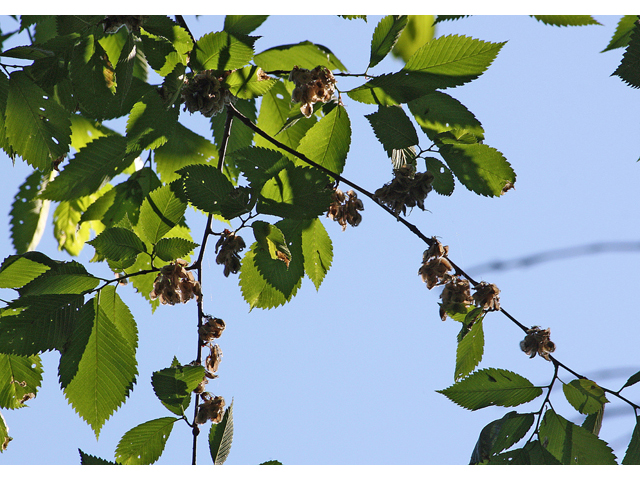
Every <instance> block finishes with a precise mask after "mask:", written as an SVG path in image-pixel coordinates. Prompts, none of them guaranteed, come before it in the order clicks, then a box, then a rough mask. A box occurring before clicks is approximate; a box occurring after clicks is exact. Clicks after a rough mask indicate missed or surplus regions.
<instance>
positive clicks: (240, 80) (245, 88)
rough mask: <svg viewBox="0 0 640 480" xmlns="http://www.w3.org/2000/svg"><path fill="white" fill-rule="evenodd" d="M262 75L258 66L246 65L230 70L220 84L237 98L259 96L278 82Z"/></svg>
mask: <svg viewBox="0 0 640 480" xmlns="http://www.w3.org/2000/svg"><path fill="white" fill-rule="evenodd" d="M263 75H264V72H260V71H259V67H256V66H255V65H253V66H248V67H244V68H241V69H238V70H234V71H233V72H231V74H230V75H228V76H227V77H225V79H224V81H223V82H222V84H223V85H224V86H225V87H227V89H228V90H229V91H230V92H231V93H232V94H233V95H235V96H236V97H238V98H245V99H249V98H255V97H260V96H262V95H264V94H265V93H266V92H267V91H269V90H270V89H271V88H272V87H273V86H274V85H275V84H276V83H277V82H278V81H277V80H276V79H275V78H271V77H267V78H264V76H263Z"/></svg>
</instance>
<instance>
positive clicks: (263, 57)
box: [253, 41, 347, 72]
mask: <svg viewBox="0 0 640 480" xmlns="http://www.w3.org/2000/svg"><path fill="white" fill-rule="evenodd" d="M253 61H254V62H255V64H256V65H258V66H259V67H261V68H262V69H263V70H264V71H265V72H270V71H272V70H286V71H290V70H292V69H293V67H295V66H296V65H297V66H298V67H300V68H306V69H308V70H312V69H314V68H315V67H317V66H318V65H323V66H325V67H327V68H328V69H329V70H336V69H337V70H340V71H342V72H346V71H347V68H346V67H345V66H344V65H343V64H342V62H341V61H340V60H338V58H337V57H336V56H335V55H334V54H333V52H331V50H329V49H328V48H327V47H325V46H323V45H317V44H315V43H311V42H309V41H305V42H300V43H297V44H289V45H280V46H278V47H273V48H270V49H268V50H265V51H264V52H261V53H259V54H257V55H256V56H255V57H254V58H253Z"/></svg>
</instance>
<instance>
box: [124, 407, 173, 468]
mask: <svg viewBox="0 0 640 480" xmlns="http://www.w3.org/2000/svg"><path fill="white" fill-rule="evenodd" d="M178 420H180V418H176V417H162V418H156V419H154V420H149V421H148V422H144V423H141V424H140V425H138V426H136V427H133V428H132V429H131V430H129V431H128V432H127V433H125V434H124V435H123V436H122V438H121V439H120V441H119V442H118V446H117V447H116V461H117V462H118V463H121V464H122V465H151V464H152V463H155V462H156V461H157V460H158V458H160V455H162V452H163V450H164V447H165V444H166V443H167V440H168V439H169V435H170V434H171V430H173V425H174V423H176V422H177V421H178Z"/></svg>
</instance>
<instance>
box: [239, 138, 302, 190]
mask: <svg viewBox="0 0 640 480" xmlns="http://www.w3.org/2000/svg"><path fill="white" fill-rule="evenodd" d="M231 156H232V157H233V160H234V162H235V163H236V164H237V165H238V166H239V167H240V169H241V171H242V174H243V175H244V176H245V177H246V179H247V180H248V181H249V183H250V184H251V187H252V188H253V189H254V190H261V189H262V187H263V186H264V184H265V183H266V182H267V180H269V179H270V178H272V177H273V176H274V175H276V174H277V173H278V172H280V170H282V169H283V168H284V167H286V166H287V165H292V163H291V162H290V161H289V160H288V159H287V158H285V157H284V156H283V155H282V153H280V152H279V151H277V150H270V149H267V148H263V147H247V148H243V149H240V150H236V151H235V152H233V154H231Z"/></svg>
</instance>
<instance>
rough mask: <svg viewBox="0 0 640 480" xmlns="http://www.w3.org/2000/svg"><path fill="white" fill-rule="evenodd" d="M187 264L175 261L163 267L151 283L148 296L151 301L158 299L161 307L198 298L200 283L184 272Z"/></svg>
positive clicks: (186, 271) (180, 260)
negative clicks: (151, 286)
mask: <svg viewBox="0 0 640 480" xmlns="http://www.w3.org/2000/svg"><path fill="white" fill-rule="evenodd" d="M186 266H187V262H185V261H184V260H182V259H180V258H179V259H177V260H176V261H175V262H172V263H170V264H169V265H165V266H164V267H162V269H161V270H160V273H159V274H158V276H157V277H156V280H155V282H153V290H152V292H151V294H150V295H149V298H151V300H155V299H156V298H158V299H160V303H162V304H163V305H166V304H169V305H175V304H176V303H187V302H188V301H189V300H191V299H192V298H193V297H197V298H200V297H201V296H202V292H201V290H200V283H199V282H197V281H196V280H195V279H194V278H193V273H191V272H190V271H188V270H186V269H185V268H184V267H186Z"/></svg>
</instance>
